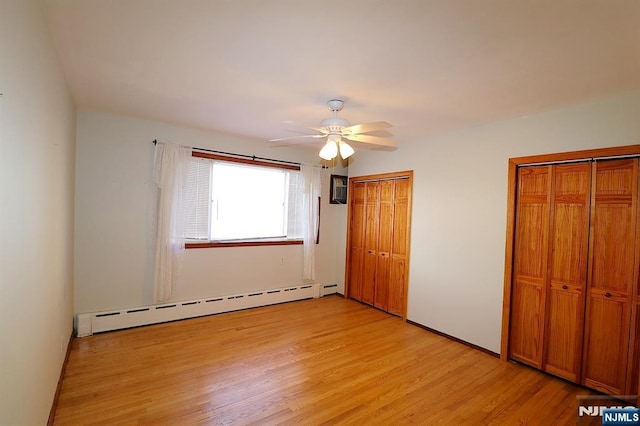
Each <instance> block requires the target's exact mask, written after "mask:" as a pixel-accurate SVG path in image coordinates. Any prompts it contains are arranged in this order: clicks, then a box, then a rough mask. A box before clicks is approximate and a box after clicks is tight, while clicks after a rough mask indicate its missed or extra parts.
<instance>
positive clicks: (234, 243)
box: [184, 151, 303, 249]
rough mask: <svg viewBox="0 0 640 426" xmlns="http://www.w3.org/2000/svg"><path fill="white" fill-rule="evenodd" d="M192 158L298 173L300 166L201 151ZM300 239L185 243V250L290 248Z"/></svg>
mask: <svg viewBox="0 0 640 426" xmlns="http://www.w3.org/2000/svg"><path fill="white" fill-rule="evenodd" d="M191 156H192V157H196V158H205V159H209V160H219V161H227V162H231V163H241V164H248V165H251V166H260V167H272V168H276V169H284V170H294V171H300V166H298V165H294V164H283V163H276V162H270V161H264V160H258V159H253V158H243V157H234V156H231V155H222V154H215V153H209V152H202V151H193V152H192V153H191ZM302 244H303V241H302V239H301V238H300V239H283V238H259V239H237V240H220V241H213V240H209V241H202V242H196V241H189V242H185V245H184V246H185V249H199V248H217V247H259V246H290V245H302Z"/></svg>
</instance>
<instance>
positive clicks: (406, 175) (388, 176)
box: [344, 170, 413, 321]
mask: <svg viewBox="0 0 640 426" xmlns="http://www.w3.org/2000/svg"><path fill="white" fill-rule="evenodd" d="M392 179H408V180H409V183H410V188H411V190H410V191H409V200H408V206H407V235H406V256H407V258H406V262H405V271H404V276H405V283H404V284H405V285H404V287H405V291H404V307H403V312H402V315H401V316H402V319H403V320H404V321H406V320H407V304H408V303H407V302H408V300H407V298H408V294H409V291H408V286H409V278H408V277H409V263H410V262H409V259H410V257H411V256H410V255H411V253H410V247H411V213H412V198H413V197H412V194H413V170H405V171H401V172H391V173H381V174H375V175H364V176H354V177H350V178H349V190H348V193H347V195H348V200H347V224H350V223H351V216H352V212H351V204H352V203H351V201H352V200H351V196H352V194H353V186H354V185H355V183H356V182H363V181H365V182H366V181H380V180H392ZM350 264H351V227H350V226H347V250H346V261H345V271H344V272H345V273H344V297H345V298H346V299H348V298H349V297H350V289H349V284H350V283H349V278H350V271H349V269H350Z"/></svg>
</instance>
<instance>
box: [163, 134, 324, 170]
mask: <svg viewBox="0 0 640 426" xmlns="http://www.w3.org/2000/svg"><path fill="white" fill-rule="evenodd" d="M152 142H153V144H154V145H156V144H157V143H158V140H157V139H154V140H153V141H152ZM192 149H195V150H196V151H204V152H213V153H214V154H222V155H228V156H232V157H242V158H250V159H252V160H254V161H255V160H262V161H269V162H271V163H280V164H292V165H295V166H301V165H302V163H296V162H295V161H285V160H276V159H274V158H265V157H256V156H255V155H246V154H236V153H233V152H225V151H216V150H214V149H205V148H193V147H192ZM322 168H325V166H322Z"/></svg>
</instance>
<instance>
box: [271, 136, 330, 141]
mask: <svg viewBox="0 0 640 426" xmlns="http://www.w3.org/2000/svg"><path fill="white" fill-rule="evenodd" d="M324 136H325V135H295V136H287V137H284V138H275V139H269V142H278V141H286V140H289V139H302V138H315V139H318V138H324Z"/></svg>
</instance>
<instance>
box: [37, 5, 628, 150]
mask: <svg viewBox="0 0 640 426" xmlns="http://www.w3.org/2000/svg"><path fill="white" fill-rule="evenodd" d="M45 4H46V10H47V13H48V18H49V23H50V28H51V32H52V34H53V38H54V41H55V43H56V47H57V50H58V52H59V56H60V59H61V61H62V65H63V68H64V72H65V75H66V78H67V81H68V83H69V86H70V89H71V92H72V95H73V97H74V99H75V101H76V104H77V106H78V107H80V108H91V109H98V110H104V111H110V112H116V113H120V114H126V115H132V116H137V117H144V118H150V119H156V120H161V121H166V122H170V123H176V124H182V125H187V126H193V127H198V128H205V129H212V130H217V131H222V132H225V133H230V134H235V135H242V136H247V137H252V138H259V139H262V140H265V143H267V142H266V140H267V139H270V138H275V137H281V136H288V135H290V133H288V132H287V130H286V127H287V126H286V125H285V124H284V122H287V121H289V122H293V123H295V124H299V125H313V126H317V125H318V124H319V122H320V121H321V120H322V119H323V118H326V117H328V116H330V113H329V111H328V109H327V107H326V101H327V100H328V99H331V98H341V99H344V100H345V107H344V110H343V111H342V113H341V114H340V116H341V117H342V118H345V119H347V120H349V121H350V122H351V123H352V124H356V123H361V122H370V121H378V120H387V121H389V122H391V123H392V124H393V125H394V127H393V128H391V129H390V132H391V134H392V138H393V139H395V140H397V141H398V144H399V146H401V145H402V143H403V141H404V142H408V141H420V140H422V139H424V137H425V136H429V135H434V134H437V133H441V132H445V131H450V130H455V129H461V128H466V127H471V126H476V125H480V124H484V123H489V122H493V121H497V120H501V119H507V118H514V117H520V116H525V115H529V114H533V113H536V112H540V111H543V110H549V109H553V108H557V107H560V106H566V105H572V104H577V103H582V102H586V101H590V100H594V99H598V98H603V97H607V96H611V95H615V94H618V93H622V92H628V91H635V90H639V89H640V1H638V0H608V1H603V0H562V1H558V0H520V1H514V0H485V1H478V0H439V1H428V0H413V1H412V0H397V1H391V0H384V1H380V0H378V1H376V0H346V1H345V0H341V1H337V0H323V1H317V0H315V1H310V0H270V1H265V0H45Z"/></svg>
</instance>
